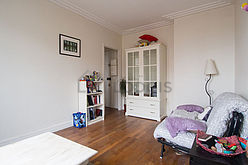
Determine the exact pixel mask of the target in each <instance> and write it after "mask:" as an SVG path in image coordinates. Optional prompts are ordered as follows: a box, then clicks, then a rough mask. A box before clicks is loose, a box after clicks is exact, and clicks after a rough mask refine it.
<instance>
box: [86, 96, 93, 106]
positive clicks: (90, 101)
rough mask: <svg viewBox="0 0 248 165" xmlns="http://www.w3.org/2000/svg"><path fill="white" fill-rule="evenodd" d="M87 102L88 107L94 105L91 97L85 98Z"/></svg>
mask: <svg viewBox="0 0 248 165" xmlns="http://www.w3.org/2000/svg"><path fill="white" fill-rule="evenodd" d="M87 102H88V105H90V106H91V105H94V103H93V100H92V97H91V96H87Z"/></svg>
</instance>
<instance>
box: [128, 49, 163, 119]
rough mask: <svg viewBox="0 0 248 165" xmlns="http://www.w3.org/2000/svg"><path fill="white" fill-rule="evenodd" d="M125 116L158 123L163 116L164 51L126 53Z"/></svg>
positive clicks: (136, 50)
mask: <svg viewBox="0 0 248 165" xmlns="http://www.w3.org/2000/svg"><path fill="white" fill-rule="evenodd" d="M126 81H127V85H126V92H127V93H126V96H127V97H126V101H127V111H126V115H128V116H135V117H142V118H147V119H152V120H157V121H160V120H161V118H162V117H164V116H165V115H166V101H167V99H166V95H167V94H166V91H165V89H164V88H165V84H166V81H167V57H166V47H165V46H164V45H162V44H154V45H151V46H146V47H139V48H131V49H126Z"/></svg>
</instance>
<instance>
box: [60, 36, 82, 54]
mask: <svg viewBox="0 0 248 165" xmlns="http://www.w3.org/2000/svg"><path fill="white" fill-rule="evenodd" d="M59 54H61V55H66V56H73V57H79V58H80V57H81V40H80V39H78V38H74V37H70V36H67V35H64V34H59Z"/></svg>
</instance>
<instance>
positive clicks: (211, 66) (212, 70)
mask: <svg viewBox="0 0 248 165" xmlns="http://www.w3.org/2000/svg"><path fill="white" fill-rule="evenodd" d="M216 74H218V71H217V68H216V65H215V62H214V60H211V59H209V60H208V61H207V64H206V67H205V75H207V76H209V78H208V80H207V81H206V84H205V91H206V93H207V95H208V97H209V105H212V98H211V93H210V91H209V90H208V83H209V81H210V80H211V78H212V76H213V75H216Z"/></svg>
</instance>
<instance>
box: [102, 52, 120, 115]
mask: <svg viewBox="0 0 248 165" xmlns="http://www.w3.org/2000/svg"><path fill="white" fill-rule="evenodd" d="M118 62H119V61H118V50H115V49H112V48H108V47H104V99H105V100H104V101H105V106H106V110H107V109H109V108H111V109H116V110H118V109H119V99H120V98H119V97H120V96H119V93H120V90H119V81H118V80H119V72H118V71H119V67H118Z"/></svg>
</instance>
